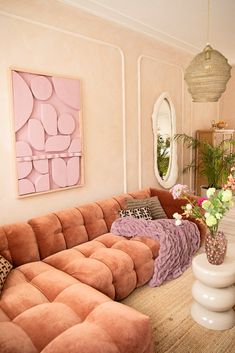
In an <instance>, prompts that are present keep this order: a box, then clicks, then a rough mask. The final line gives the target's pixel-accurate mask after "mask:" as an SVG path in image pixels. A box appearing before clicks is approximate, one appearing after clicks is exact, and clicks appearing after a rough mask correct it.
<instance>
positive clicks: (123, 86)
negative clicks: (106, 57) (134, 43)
mask: <svg viewBox="0 0 235 353" xmlns="http://www.w3.org/2000/svg"><path fill="white" fill-rule="evenodd" d="M0 15H2V16H5V17H8V18H11V19H15V20H18V21H22V22H25V23H28V24H31V25H35V26H38V27H42V28H45V29H49V30H52V31H55V32H58V33H62V34H66V35H69V36H72V37H75V38H79V39H83V40H87V41H89V42H92V43H96V44H100V45H104V46H108V47H110V48H113V49H116V50H117V51H118V52H119V54H120V58H121V92H122V143H123V192H124V193H126V192H127V136H126V82H125V56H124V52H123V50H122V49H121V48H120V47H119V46H117V45H114V44H111V43H109V42H105V41H103V40H100V39H96V38H92V37H89V36H86V35H83V34H79V33H77V32H73V31H69V30H66V29H63V28H60V27H57V26H53V25H49V24H46V23H43V22H40V21H35V20H31V19H29V18H26V17H23V16H18V15H15V14H12V13H10V12H6V11H2V10H0Z"/></svg>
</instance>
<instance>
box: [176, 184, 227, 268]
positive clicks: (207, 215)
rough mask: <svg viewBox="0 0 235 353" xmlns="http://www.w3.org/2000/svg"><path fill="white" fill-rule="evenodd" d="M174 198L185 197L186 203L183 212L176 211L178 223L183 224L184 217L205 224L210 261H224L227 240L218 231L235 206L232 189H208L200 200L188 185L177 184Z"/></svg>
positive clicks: (207, 251)
mask: <svg viewBox="0 0 235 353" xmlns="http://www.w3.org/2000/svg"><path fill="white" fill-rule="evenodd" d="M171 193H172V195H173V198H174V199H185V200H186V201H187V203H186V205H184V206H182V209H183V211H184V212H183V213H182V214H179V213H174V215H173V217H174V218H175V220H176V221H175V223H176V225H180V224H181V220H182V218H183V217H186V218H190V217H191V218H195V219H197V220H198V221H199V222H201V223H202V224H204V225H205V226H206V227H207V229H208V233H207V235H206V242H205V250H206V254H207V258H208V261H209V262H210V263H213V264H216V265H218V264H221V263H222V262H223V261H224V257H225V253H226V248H227V240H226V238H225V235H224V233H223V232H220V231H218V226H219V222H220V220H221V219H222V218H223V216H224V215H225V213H226V212H227V211H228V210H229V209H230V207H232V206H233V201H232V196H233V194H232V191H231V188H229V187H227V188H224V189H221V190H220V191H218V190H216V189H215V188H209V189H208V190H207V197H206V198H199V199H198V200H195V199H193V197H192V195H191V197H190V192H189V189H188V186H187V185H181V184H177V185H175V186H174V187H173V188H172V189H171Z"/></svg>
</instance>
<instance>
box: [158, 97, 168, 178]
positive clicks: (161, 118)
mask: <svg viewBox="0 0 235 353" xmlns="http://www.w3.org/2000/svg"><path fill="white" fill-rule="evenodd" d="M156 124H157V126H156V129H157V141H156V142H157V146H156V148H157V158H156V161H155V163H157V169H158V173H159V175H160V177H161V178H162V180H164V179H166V178H167V175H168V172H169V166H170V156H171V109H170V105H169V103H168V101H167V99H166V98H165V99H163V101H162V103H161V105H160V107H159V110H158V118H157V119H156Z"/></svg>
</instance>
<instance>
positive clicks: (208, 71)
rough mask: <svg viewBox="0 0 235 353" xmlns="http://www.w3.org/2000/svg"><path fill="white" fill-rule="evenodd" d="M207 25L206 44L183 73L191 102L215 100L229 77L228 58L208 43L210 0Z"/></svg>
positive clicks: (222, 90)
mask: <svg viewBox="0 0 235 353" xmlns="http://www.w3.org/2000/svg"><path fill="white" fill-rule="evenodd" d="M207 25H208V28H207V42H208V44H207V45H206V47H205V48H204V49H203V51H202V52H201V53H199V54H197V55H196V56H195V58H194V59H193V60H192V61H191V63H190V65H189V66H188V68H187V69H186V71H185V75H184V79H185V81H186V82H187V84H188V91H189V93H190V94H191V95H192V98H193V102H217V101H218V99H219V98H220V96H221V94H222V93H223V92H224V91H225V89H226V84H227V82H228V80H229V78H230V77H231V74H230V71H231V66H230V65H229V63H228V60H227V59H226V58H225V57H224V56H223V55H222V54H221V53H220V52H219V51H217V50H215V49H213V48H212V47H211V46H210V44H209V37H210V35H209V34H210V33H209V31H210V0H208V24H207Z"/></svg>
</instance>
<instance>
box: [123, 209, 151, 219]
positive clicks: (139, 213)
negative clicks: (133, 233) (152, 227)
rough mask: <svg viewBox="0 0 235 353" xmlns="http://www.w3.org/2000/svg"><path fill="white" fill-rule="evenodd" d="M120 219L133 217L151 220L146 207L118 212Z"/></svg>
mask: <svg viewBox="0 0 235 353" xmlns="http://www.w3.org/2000/svg"><path fill="white" fill-rule="evenodd" d="M119 215H120V217H130V216H132V217H135V218H139V219H140V218H142V219H146V220H150V219H152V217H151V214H150V209H149V207H148V206H146V207H138V208H132V209H127V210H120V211H119Z"/></svg>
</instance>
